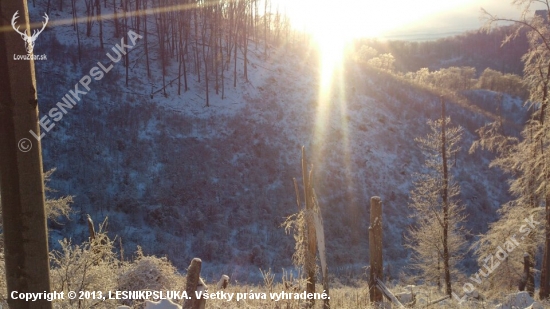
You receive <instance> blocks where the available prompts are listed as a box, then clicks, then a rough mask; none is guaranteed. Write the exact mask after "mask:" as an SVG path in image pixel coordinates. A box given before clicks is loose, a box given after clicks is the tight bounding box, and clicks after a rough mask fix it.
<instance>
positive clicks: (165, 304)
mask: <svg viewBox="0 0 550 309" xmlns="http://www.w3.org/2000/svg"><path fill="white" fill-rule="evenodd" d="M145 309H181V306H180V305H178V304H176V303H174V302H172V301H171V300H169V299H162V300H160V301H159V302H153V301H150V300H146V301H145Z"/></svg>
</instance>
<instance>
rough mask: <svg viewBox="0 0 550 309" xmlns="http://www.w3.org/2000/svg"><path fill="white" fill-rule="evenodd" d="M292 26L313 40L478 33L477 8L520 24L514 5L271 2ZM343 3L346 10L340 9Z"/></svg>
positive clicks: (503, 0)
mask: <svg viewBox="0 0 550 309" xmlns="http://www.w3.org/2000/svg"><path fill="white" fill-rule="evenodd" d="M272 1H273V4H272V5H273V7H272V9H273V10H275V9H277V8H279V9H280V10H281V11H283V12H285V13H286V14H287V15H289V16H290V19H291V20H292V23H293V24H294V26H295V27H296V28H298V29H300V30H307V31H310V32H314V33H316V34H317V35H319V36H321V35H332V36H342V34H343V33H345V35H347V36H350V37H365V36H367V37H377V36H384V35H385V34H388V33H394V34H395V33H398V34H406V33H414V32H424V33H444V32H463V31H467V30H473V29H477V28H479V27H481V26H482V25H483V21H481V20H480V17H481V15H482V14H481V8H484V9H486V10H487V11H488V12H490V13H492V14H496V15H498V16H500V17H511V18H518V17H519V16H520V9H518V8H517V7H515V6H513V5H512V4H511V1H512V0H445V1H441V0H415V1H411V0H393V1H383V0H345V1H341V0H301V1H296V0H272ZM343 3H346V5H342V4H343Z"/></svg>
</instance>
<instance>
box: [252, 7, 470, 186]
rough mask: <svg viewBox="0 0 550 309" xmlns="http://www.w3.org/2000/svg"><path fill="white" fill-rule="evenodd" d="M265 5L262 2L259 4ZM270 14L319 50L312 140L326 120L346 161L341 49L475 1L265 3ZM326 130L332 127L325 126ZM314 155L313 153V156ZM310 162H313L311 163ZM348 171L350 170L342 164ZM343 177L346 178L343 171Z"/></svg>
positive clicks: (323, 133) (347, 143) (320, 137)
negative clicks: (287, 22) (283, 19)
mask: <svg viewBox="0 0 550 309" xmlns="http://www.w3.org/2000/svg"><path fill="white" fill-rule="evenodd" d="M263 1H266V0H263ZM269 1H270V2H271V9H272V10H273V11H275V10H278V11H279V12H281V13H283V14H285V15H286V16H288V18H289V20H290V23H291V25H292V26H293V28H295V29H296V30H298V31H304V32H306V33H309V34H311V36H312V37H313V39H314V40H315V42H316V43H317V46H318V48H319V56H320V59H319V65H320V67H319V89H318V99H317V101H318V104H317V110H316V120H315V128H314V136H315V139H316V140H317V141H319V143H317V144H318V145H323V142H322V140H323V139H324V138H325V136H326V134H327V133H328V131H327V127H329V125H328V124H329V122H330V121H331V120H330V118H331V117H332V119H334V117H337V118H336V121H337V124H335V125H336V127H338V128H339V130H341V133H342V135H341V136H342V138H341V139H340V142H341V143H342V145H341V148H342V153H343V157H344V160H345V161H349V160H351V157H350V152H349V149H350V145H351V141H350V140H349V134H348V129H347V127H348V123H347V122H348V120H347V119H348V116H347V111H346V110H347V106H346V105H347V99H346V90H345V89H346V88H347V87H348V85H346V81H345V80H344V79H345V78H344V76H345V74H344V72H343V71H342V63H343V58H344V54H345V52H344V51H345V47H346V44H347V43H349V42H350V41H351V40H353V39H355V38H361V37H378V36H381V35H383V34H384V33H385V32H389V31H394V30H401V29H407V28H408V27H409V26H413V25H415V24H419V23H424V24H425V23H429V22H430V17H433V16H434V15H437V14H439V13H442V12H448V11H450V10H453V9H458V8H460V7H462V6H465V5H467V4H472V3H474V2H475V1H479V0H445V1H441V0H415V1H411V0H394V1H385V0H345V1H344V0H269ZM331 126H332V125H331ZM332 128H333V129H334V126H332ZM321 148H322V146H321ZM318 150H319V149H313V151H314V152H315V153H317V152H319V153H321V152H322V151H318ZM313 159H314V160H315V158H313ZM346 166H347V168H350V166H351V165H350V164H346ZM348 172H349V173H346V174H347V175H351V171H348Z"/></svg>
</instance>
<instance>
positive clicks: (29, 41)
mask: <svg viewBox="0 0 550 309" xmlns="http://www.w3.org/2000/svg"><path fill="white" fill-rule="evenodd" d="M18 14H19V11H16V12H15V14H13V18H12V19H11V26H12V27H13V30H15V32H17V33H19V34H20V35H21V38H22V39H23V41H25V48H26V49H27V53H29V54H32V51H33V49H34V41H36V38H38V35H39V34H40V33H42V31H44V28H46V25H47V24H48V20H49V19H50V18H49V17H48V14H46V13H44V19H45V20H46V21H43V22H42V29H40V30H36V29H35V30H33V32H32V35H31V36H28V35H27V34H26V33H25V32H21V31H19V26H17V28H16V27H15V20H16V19H17V18H19V15H18ZM29 33H30V29H29Z"/></svg>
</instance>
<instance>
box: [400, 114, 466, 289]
mask: <svg viewBox="0 0 550 309" xmlns="http://www.w3.org/2000/svg"><path fill="white" fill-rule="evenodd" d="M443 110H444V107H443ZM444 114H445V113H444V112H443V115H442V118H441V119H438V120H436V121H429V122H428V124H429V126H430V129H431V132H430V133H429V134H428V135H427V136H426V137H423V138H417V139H416V141H417V143H418V145H419V146H420V147H421V149H422V152H423V153H424V156H425V163H424V167H425V170H424V171H423V172H422V173H420V174H418V175H417V177H416V180H415V182H414V189H413V190H412V191H411V200H412V201H411V203H410V204H409V206H410V207H411V208H412V209H413V214H412V217H413V219H414V220H415V225H414V226H413V227H412V228H411V229H410V231H409V232H410V233H409V236H408V247H409V248H411V249H412V250H413V261H414V262H413V267H414V268H415V269H417V270H418V271H419V272H420V275H421V277H422V279H424V280H425V281H426V282H432V283H437V284H438V286H441V283H442V282H444V284H445V285H444V291H445V293H446V294H447V295H451V293H452V287H451V280H452V277H454V276H455V275H456V274H457V268H456V265H457V262H458V261H459V260H460V258H461V256H462V248H463V247H464V231H463V229H462V227H461V222H463V220H464V216H463V214H462V207H461V206H460V204H459V201H458V198H457V196H458V194H459V192H460V188H459V186H458V184H457V183H456V182H455V181H454V180H453V177H452V176H451V173H450V172H449V167H450V166H451V164H450V163H451V162H450V160H449V158H452V157H453V155H454V154H455V153H456V152H457V151H458V149H459V147H458V144H459V142H460V140H461V137H462V128H461V127H448V125H449V123H450V118H448V117H445V116H444Z"/></svg>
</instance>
